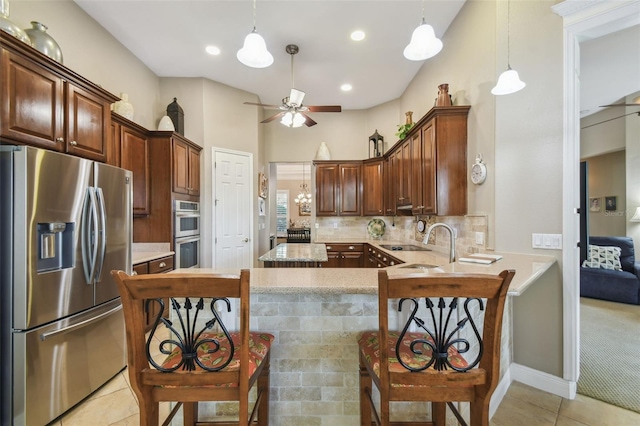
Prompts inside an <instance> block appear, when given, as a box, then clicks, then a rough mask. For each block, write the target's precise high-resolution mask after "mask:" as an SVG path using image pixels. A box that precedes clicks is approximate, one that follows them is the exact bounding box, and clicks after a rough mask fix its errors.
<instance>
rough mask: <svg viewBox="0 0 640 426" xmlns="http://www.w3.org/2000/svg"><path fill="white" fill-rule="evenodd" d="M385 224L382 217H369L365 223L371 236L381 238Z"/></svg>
mask: <svg viewBox="0 0 640 426" xmlns="http://www.w3.org/2000/svg"><path fill="white" fill-rule="evenodd" d="M386 228H387V225H386V224H385V223H384V220H382V219H371V220H370V221H369V224H368V225H367V232H369V235H371V238H382V236H383V235H384V231H385V229H386Z"/></svg>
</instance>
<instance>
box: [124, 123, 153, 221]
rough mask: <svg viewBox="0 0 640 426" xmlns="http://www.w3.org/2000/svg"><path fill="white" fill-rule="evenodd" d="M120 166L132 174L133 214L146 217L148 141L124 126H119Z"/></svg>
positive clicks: (149, 201)
mask: <svg viewBox="0 0 640 426" xmlns="http://www.w3.org/2000/svg"><path fill="white" fill-rule="evenodd" d="M120 151H121V153H122V155H121V159H120V166H121V167H122V168H123V169H127V170H131V171H132V172H133V214H134V215H136V216H140V215H148V214H149V211H150V204H151V200H150V197H149V191H150V190H149V183H150V179H149V141H148V139H147V137H146V136H145V135H143V134H141V133H139V132H137V131H135V130H133V129H129V128H127V127H126V126H121V131H120Z"/></svg>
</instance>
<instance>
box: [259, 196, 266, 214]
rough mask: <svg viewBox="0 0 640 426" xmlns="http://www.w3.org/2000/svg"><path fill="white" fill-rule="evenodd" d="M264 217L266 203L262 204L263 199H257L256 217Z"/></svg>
mask: <svg viewBox="0 0 640 426" xmlns="http://www.w3.org/2000/svg"><path fill="white" fill-rule="evenodd" d="M265 215H266V203H265V202H264V198H260V197H258V216H265Z"/></svg>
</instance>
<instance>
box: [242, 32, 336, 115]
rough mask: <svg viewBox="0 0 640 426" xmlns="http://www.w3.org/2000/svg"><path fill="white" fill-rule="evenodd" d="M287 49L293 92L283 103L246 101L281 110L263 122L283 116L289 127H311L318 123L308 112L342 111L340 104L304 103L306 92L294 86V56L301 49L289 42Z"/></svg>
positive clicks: (249, 103) (250, 103)
mask: <svg viewBox="0 0 640 426" xmlns="http://www.w3.org/2000/svg"><path fill="white" fill-rule="evenodd" d="M285 50H286V52H287V53H288V54H290V55H291V92H290V93H289V96H287V97H286V98H284V99H282V105H266V104H259V103H255V102H245V104H246V105H258V106H261V107H265V108H274V109H280V110H281V111H280V112H279V113H277V114H275V115H272V116H271V117H269V118H267V119H264V120H262V121H261V123H270V122H272V121H274V120H276V119H278V118H281V120H280V122H281V123H282V124H284V125H285V126H288V127H300V126H302V125H303V124H305V125H306V126H307V127H311V126H314V125H316V124H318V123H316V122H315V121H314V120H313V119H312V118H311V117H309V116H308V115H307V114H306V113H307V112H341V111H342V107H341V106H340V105H324V106H312V105H308V106H307V105H303V104H302V100H303V99H304V95H305V93H304V92H303V91H302V90H298V89H295V88H294V80H293V56H294V55H295V54H296V53H298V51H299V49H298V46H297V45H295V44H288V45H287V47H286V48H285Z"/></svg>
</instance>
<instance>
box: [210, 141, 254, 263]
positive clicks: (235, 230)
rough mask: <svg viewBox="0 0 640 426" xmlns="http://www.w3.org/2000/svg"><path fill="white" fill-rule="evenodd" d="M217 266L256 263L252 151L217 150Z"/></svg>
mask: <svg viewBox="0 0 640 426" xmlns="http://www.w3.org/2000/svg"><path fill="white" fill-rule="evenodd" d="M213 157H214V158H213V160H214V182H215V184H214V200H215V201H214V205H215V214H214V234H215V235H214V237H215V238H214V243H215V249H214V253H215V254H214V260H213V266H214V268H216V269H226V268H231V269H240V268H251V267H252V266H253V261H252V259H253V249H252V248H253V242H252V238H251V236H252V235H253V234H252V229H253V227H252V223H253V222H252V221H253V214H252V212H253V202H252V196H251V194H252V193H253V192H252V185H251V182H252V180H251V174H252V173H251V165H252V161H253V159H252V154H250V153H243V152H237V151H223V150H214V153H213Z"/></svg>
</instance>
